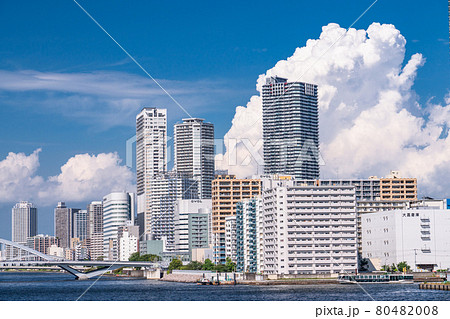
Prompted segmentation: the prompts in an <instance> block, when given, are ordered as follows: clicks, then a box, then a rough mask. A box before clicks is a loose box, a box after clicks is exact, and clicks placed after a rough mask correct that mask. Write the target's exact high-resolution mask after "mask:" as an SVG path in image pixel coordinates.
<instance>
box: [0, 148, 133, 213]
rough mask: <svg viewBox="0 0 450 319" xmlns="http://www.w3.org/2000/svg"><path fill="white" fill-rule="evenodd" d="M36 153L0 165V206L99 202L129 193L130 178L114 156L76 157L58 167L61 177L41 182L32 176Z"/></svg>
mask: <svg viewBox="0 0 450 319" xmlns="http://www.w3.org/2000/svg"><path fill="white" fill-rule="evenodd" d="M40 151H41V150H40V149H38V150H36V151H34V152H33V153H32V154H30V155H26V154H24V153H18V154H15V153H9V154H8V156H7V157H6V158H5V159H4V160H2V161H0V202H13V201H17V200H31V201H33V202H36V203H38V204H40V205H44V206H46V205H54V204H56V202H57V201H73V202H81V201H89V200H101V199H102V198H103V196H104V195H106V194H108V193H110V192H112V191H133V190H134V189H135V186H134V185H133V184H132V181H133V174H132V172H131V171H130V169H128V168H127V167H126V166H122V165H120V164H121V160H120V158H119V156H118V155H117V154H116V153H102V154H98V155H89V154H79V155H76V156H74V157H72V158H70V159H69V160H68V161H67V163H66V164H64V165H63V166H62V167H61V173H60V174H59V175H56V176H51V177H49V178H48V179H44V178H43V177H41V176H38V175H36V172H37V169H38V168H39V152H40Z"/></svg>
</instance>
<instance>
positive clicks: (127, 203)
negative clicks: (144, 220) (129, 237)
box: [103, 192, 135, 260]
mask: <svg viewBox="0 0 450 319" xmlns="http://www.w3.org/2000/svg"><path fill="white" fill-rule="evenodd" d="M134 207H135V195H134V194H133V193H126V192H120V193H119V192H118V193H111V194H108V195H106V196H105V197H103V249H104V254H105V255H104V256H105V257H106V258H107V259H109V260H117V258H118V251H117V234H118V231H119V227H121V226H125V225H126V224H127V222H128V221H131V222H132V224H134V214H135V208H134Z"/></svg>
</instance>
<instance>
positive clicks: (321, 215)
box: [263, 181, 358, 274]
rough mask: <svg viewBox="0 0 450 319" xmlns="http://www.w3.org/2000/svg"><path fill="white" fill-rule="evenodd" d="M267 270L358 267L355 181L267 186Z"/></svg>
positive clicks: (336, 270)
mask: <svg viewBox="0 0 450 319" xmlns="http://www.w3.org/2000/svg"><path fill="white" fill-rule="evenodd" d="M263 205H264V208H263V209H264V235H263V237H264V268H263V272H264V274H318V273H344V272H354V271H355V270H356V268H357V266H358V261H357V247H356V199H355V188H354V187H353V186H298V184H296V182H295V181H274V183H273V188H269V189H264V191H263Z"/></svg>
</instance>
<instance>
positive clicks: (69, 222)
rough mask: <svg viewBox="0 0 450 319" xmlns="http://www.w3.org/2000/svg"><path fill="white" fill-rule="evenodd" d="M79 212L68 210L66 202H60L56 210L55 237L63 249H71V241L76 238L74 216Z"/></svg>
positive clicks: (74, 209) (72, 209)
mask: <svg viewBox="0 0 450 319" xmlns="http://www.w3.org/2000/svg"><path fill="white" fill-rule="evenodd" d="M78 211H79V209H76V208H68V207H67V206H66V203H64V202H58V205H57V206H56V208H55V237H56V238H58V239H59V243H60V245H61V247H63V248H69V247H70V240H71V239H72V238H74V214H75V213H77V212H78Z"/></svg>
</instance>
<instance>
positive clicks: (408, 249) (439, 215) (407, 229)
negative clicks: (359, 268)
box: [362, 208, 450, 270]
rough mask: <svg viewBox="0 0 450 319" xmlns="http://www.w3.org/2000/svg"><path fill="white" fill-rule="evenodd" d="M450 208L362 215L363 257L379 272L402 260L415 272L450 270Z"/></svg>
mask: <svg viewBox="0 0 450 319" xmlns="http://www.w3.org/2000/svg"><path fill="white" fill-rule="evenodd" d="M449 229H450V214H449V211H448V210H447V209H445V210H443V209H427V208H420V209H405V210H396V211H380V212H375V213H367V214H364V215H363V216H362V252H363V257H364V258H368V259H369V260H370V261H371V265H372V266H373V267H374V268H375V269H380V267H382V266H383V265H392V264H396V265H397V264H398V263H400V262H402V261H405V262H407V264H408V265H409V266H410V267H411V268H412V269H413V270H419V269H427V270H433V269H448V268H450V236H449V234H450V232H449Z"/></svg>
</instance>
